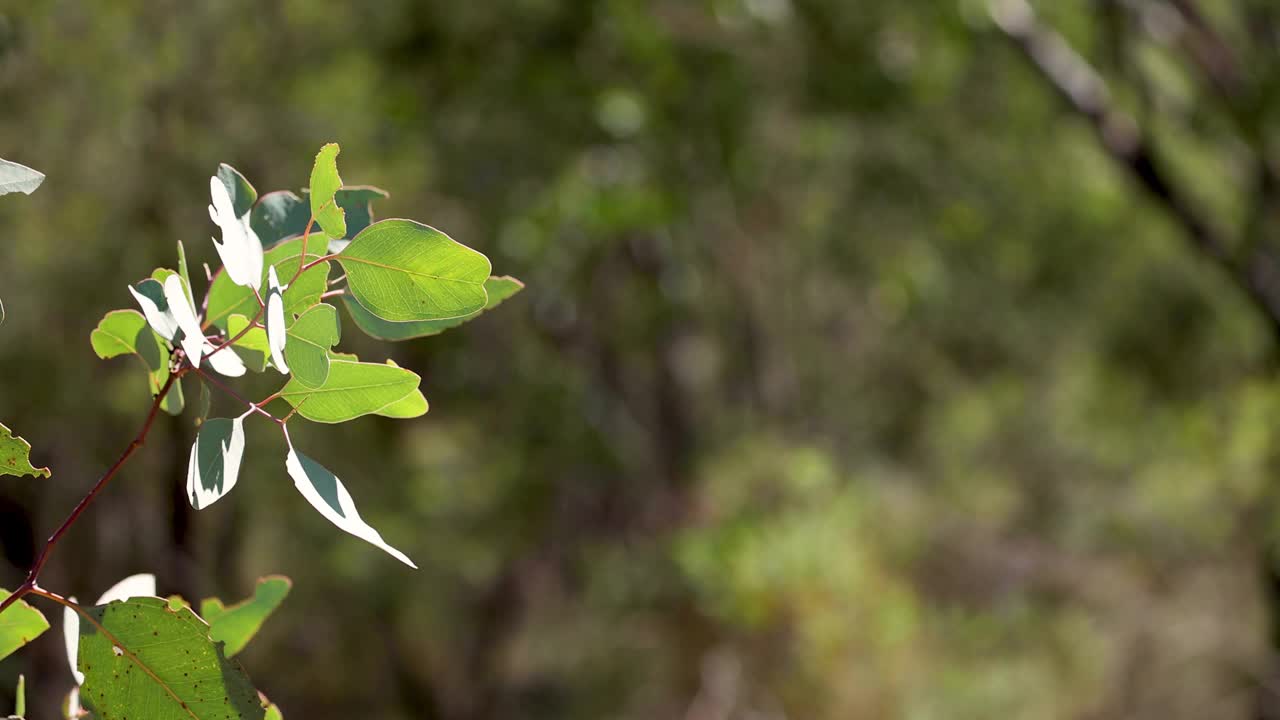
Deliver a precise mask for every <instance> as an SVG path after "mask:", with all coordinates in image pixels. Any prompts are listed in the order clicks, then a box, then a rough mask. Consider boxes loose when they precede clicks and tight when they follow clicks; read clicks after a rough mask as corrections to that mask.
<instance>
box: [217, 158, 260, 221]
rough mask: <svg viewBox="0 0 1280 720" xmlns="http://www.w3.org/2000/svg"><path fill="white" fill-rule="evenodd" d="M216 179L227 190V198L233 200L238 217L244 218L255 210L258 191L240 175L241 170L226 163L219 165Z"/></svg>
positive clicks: (232, 204) (233, 206)
mask: <svg viewBox="0 0 1280 720" xmlns="http://www.w3.org/2000/svg"><path fill="white" fill-rule="evenodd" d="M214 177H216V178H218V180H219V181H221V182H222V186H223V187H225V188H226V189H227V196H228V197H230V198H231V207H232V209H233V210H234V211H235V216H236V217H244V216H245V215H247V214H248V213H249V211H250V210H252V209H253V204H254V202H256V201H257V199H258V191H257V190H255V189H254V188H253V185H252V184H250V183H249V181H248V180H246V179H245V177H244V175H241V174H240V171H239V170H236V169H235V168H233V167H231V166H230V165H228V164H226V163H219V164H218V172H217V173H216V174H215V175H214Z"/></svg>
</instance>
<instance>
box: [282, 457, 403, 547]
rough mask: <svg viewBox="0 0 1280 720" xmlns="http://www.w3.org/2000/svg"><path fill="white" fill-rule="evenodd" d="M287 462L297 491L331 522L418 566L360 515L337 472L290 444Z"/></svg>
mask: <svg viewBox="0 0 1280 720" xmlns="http://www.w3.org/2000/svg"><path fill="white" fill-rule="evenodd" d="M285 466H286V467H287V469H288V471H289V477H291V478H293V482H294V485H295V486H296V487H297V488H298V492H300V493H302V496H303V497H304V498H306V499H307V502H309V503H311V506H312V507H314V508H315V509H316V510H317V511H319V512H320V514H321V515H323V516H325V518H326V519H328V520H329V522H331V523H333V524H334V525H337V526H338V527H339V528H342V529H343V530H345V531H346V532H349V533H351V534H352V535H355V536H356V537H358V538H360V539H362V540H364V541H366V542H368V543H371V544H373V545H375V546H377V547H379V548H382V550H384V551H386V552H387V554H389V555H391V557H394V558H395V559H397V560H399V561H400V562H402V563H404V564H405V565H408V566H409V567H411V568H414V569H417V567H418V566H417V565H414V564H413V561H412V560H410V559H409V557H408V556H407V555H405V554H404V553H402V552H400V551H399V550H397V549H395V548H393V547H391V546H390V545H388V544H387V543H386V541H385V540H383V539H382V535H380V534H379V533H378V531H377V530H374V529H373V528H372V527H370V526H369V525H368V524H367V523H366V522H365V521H364V520H362V519H361V518H360V513H359V512H357V511H356V505H355V501H354V500H352V499H351V495H350V494H349V493H348V492H347V488H346V487H345V486H343V484H342V481H341V480H339V479H338V477H337V476H336V475H334V474H333V473H331V472H329V471H328V470H327V469H325V467H324V466H323V465H321V464H320V463H318V462H316V461H315V460H312V459H311V458H309V457H307V456H306V455H303V454H302V453H300V452H298V451H297V450H294V449H293V447H290V448H289V456H288V459H287V460H286V463H285Z"/></svg>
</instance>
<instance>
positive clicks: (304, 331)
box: [284, 303, 342, 388]
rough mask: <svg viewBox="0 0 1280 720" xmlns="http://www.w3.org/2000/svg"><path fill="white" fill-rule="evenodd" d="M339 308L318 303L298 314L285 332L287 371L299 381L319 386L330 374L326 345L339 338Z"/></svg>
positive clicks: (335, 341) (312, 386)
mask: <svg viewBox="0 0 1280 720" xmlns="http://www.w3.org/2000/svg"><path fill="white" fill-rule="evenodd" d="M341 332H342V331H341V328H340V327H339V325H338V310H337V308H335V307H334V306H332V305H328V304H325V303H320V304H319V305H315V306H313V307H311V308H310V309H308V310H307V311H306V312H304V313H302V314H301V315H299V316H298V318H297V319H296V320H294V321H293V324H292V325H290V326H289V328H288V330H287V331H286V336H287V337H286V342H285V347H284V354H285V359H286V360H287V361H288V363H289V371H290V372H291V373H293V376H294V377H295V378H297V380H298V382H300V383H302V384H303V385H305V386H307V387H311V388H316V387H320V386H321V385H323V384H324V381H325V379H326V378H328V377H329V348H331V347H333V346H334V345H337V344H338V340H339V338H340V337H341Z"/></svg>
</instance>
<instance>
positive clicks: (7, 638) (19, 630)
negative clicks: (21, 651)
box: [0, 588, 49, 659]
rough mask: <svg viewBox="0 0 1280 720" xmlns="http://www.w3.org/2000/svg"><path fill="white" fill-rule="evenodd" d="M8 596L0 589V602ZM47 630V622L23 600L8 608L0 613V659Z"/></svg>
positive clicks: (7, 592)
mask: <svg viewBox="0 0 1280 720" xmlns="http://www.w3.org/2000/svg"><path fill="white" fill-rule="evenodd" d="M9 595H10V593H9V591H8V590H5V589H3V588H0V602H3V601H4V600H5V599H7V598H8V597H9ZM48 629H49V621H48V620H46V619H45V618H44V615H42V614H41V613H40V611H39V610H37V609H35V608H33V607H31V606H30V605H28V604H27V602H26V601H25V600H19V601H18V602H16V603H14V604H13V605H11V606H9V607H8V608H6V609H5V611H4V612H3V613H0V659H4V658H6V657H8V656H9V655H12V654H13V652H14V651H15V650H17V649H18V648H20V647H22V646H23V645H26V644H27V643H29V642H31V641H32V640H35V639H36V638H37V637H39V636H40V634H41V633H43V632H44V631H45V630H48Z"/></svg>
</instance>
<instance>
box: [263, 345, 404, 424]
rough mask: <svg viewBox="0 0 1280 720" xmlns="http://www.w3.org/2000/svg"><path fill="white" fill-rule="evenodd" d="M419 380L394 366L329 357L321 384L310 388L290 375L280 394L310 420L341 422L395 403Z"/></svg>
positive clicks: (378, 410)
mask: <svg viewBox="0 0 1280 720" xmlns="http://www.w3.org/2000/svg"><path fill="white" fill-rule="evenodd" d="M421 380H422V378H420V377H418V375H417V374H416V373H414V372H411V371H409V370H405V369H404V368H400V367H396V366H395V365H380V364H378V363H362V362H340V361H337V360H333V359H332V358H331V359H330V362H329V377H327V378H326V379H325V382H324V384H323V385H321V386H320V387H318V388H309V387H307V386H305V385H303V384H302V383H300V382H298V379H297V378H296V377H294V378H290V380H289V383H288V384H287V385H285V386H284V389H282V390H281V391H280V397H281V398H283V399H284V400H285V401H286V402H288V403H289V404H290V405H292V406H294V407H295V408H297V410H298V414H299V415H301V416H302V417H304V418H306V419H308V420H311V421H312V422H320V423H340V422H346V421H347V420H353V419H355V418H358V417H361V416H363V415H372V414H376V413H380V412H382V411H383V410H384V409H387V408H391V407H393V406H395V404H396V403H398V402H400V401H401V400H403V399H404V398H405V397H406V396H407V395H409V394H410V393H412V392H414V391H415V390H417V389H418V383H419V382H421Z"/></svg>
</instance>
